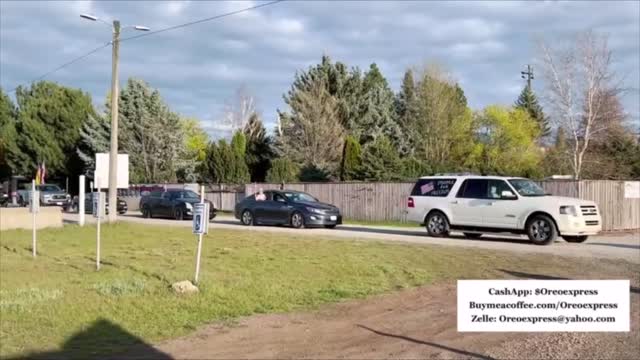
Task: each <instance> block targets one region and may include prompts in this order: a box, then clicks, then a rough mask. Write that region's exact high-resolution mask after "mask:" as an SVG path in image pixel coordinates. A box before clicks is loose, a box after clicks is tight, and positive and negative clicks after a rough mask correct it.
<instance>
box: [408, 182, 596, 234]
mask: <svg viewBox="0 0 640 360" xmlns="http://www.w3.org/2000/svg"><path fill="white" fill-rule="evenodd" d="M407 208H408V211H407V213H408V216H407V218H408V219H409V221H413V222H418V223H420V224H424V225H425V226H426V228H427V232H428V233H429V235H430V236H436V237H438V236H446V235H448V233H449V231H450V230H459V231H462V232H463V233H464V235H465V236H466V237H468V238H479V237H480V236H482V234H483V233H486V232H490V233H493V232H510V233H516V234H526V235H528V236H529V239H530V240H531V241H532V242H533V243H535V244H538V245H547V244H550V243H552V242H553V241H554V240H555V239H556V237H557V236H558V235H560V236H562V238H564V239H565V240H566V241H568V242H576V243H581V242H584V241H585V240H587V237H588V236H589V235H595V234H597V233H598V232H600V230H601V229H602V224H601V219H600V213H599V211H598V207H597V205H596V204H595V203H594V202H593V201H586V200H580V199H575V198H569V197H559V196H548V195H547V194H545V192H544V191H543V190H542V188H540V187H539V186H538V185H537V184H536V183H535V182H533V181H531V180H529V179H523V178H511V177H498V176H477V175H451V176H447V175H439V176H426V177H422V178H420V179H419V180H418V182H417V183H416V184H415V186H414V187H413V190H412V191H411V196H410V197H409V199H408V201H407Z"/></svg>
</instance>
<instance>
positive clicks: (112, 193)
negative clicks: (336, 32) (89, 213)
mask: <svg viewBox="0 0 640 360" xmlns="http://www.w3.org/2000/svg"><path fill="white" fill-rule="evenodd" d="M80 17H81V18H83V19H87V20H91V21H100V22H102V23H104V24H106V25H109V26H112V30H113V41H112V42H111V44H112V45H113V51H112V59H111V61H112V63H111V147H110V149H109V201H108V203H109V204H111V206H112V208H113V209H112V210H113V211H109V215H108V220H109V222H115V221H116V220H117V214H118V212H117V211H115V209H116V204H117V203H118V201H117V200H118V194H117V191H118V184H117V180H118V176H117V175H118V174H117V171H118V97H119V94H118V92H119V91H118V60H119V50H120V21H118V20H113V24H112V25H111V24H109V23H108V22H106V21H104V20H102V19H100V18H98V17H97V16H93V15H89V14H80ZM127 28H132V29H134V30H138V31H149V28H148V27H146V26H141V25H134V26H127V27H125V29H127Z"/></svg>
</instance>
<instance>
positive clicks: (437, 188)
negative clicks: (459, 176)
mask: <svg viewBox="0 0 640 360" xmlns="http://www.w3.org/2000/svg"><path fill="white" fill-rule="evenodd" d="M455 183H456V179H420V180H418V182H416V184H415V185H414V186H413V190H412V191H411V196H440V197H444V196H447V195H449V192H450V191H451V188H453V185H454V184H455Z"/></svg>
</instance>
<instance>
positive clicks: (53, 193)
mask: <svg viewBox="0 0 640 360" xmlns="http://www.w3.org/2000/svg"><path fill="white" fill-rule="evenodd" d="M40 194H42V195H64V196H67V193H66V192H64V191H40Z"/></svg>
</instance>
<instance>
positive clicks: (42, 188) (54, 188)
mask: <svg viewBox="0 0 640 360" xmlns="http://www.w3.org/2000/svg"><path fill="white" fill-rule="evenodd" d="M38 190H40V191H61V190H60V188H59V187H58V186H57V185H40V186H38Z"/></svg>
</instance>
